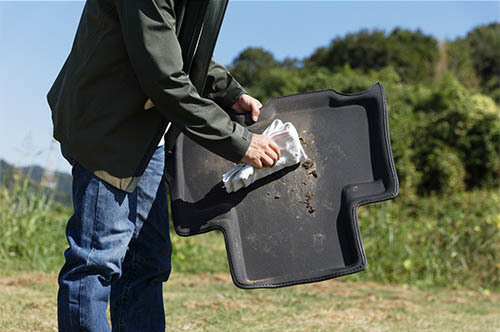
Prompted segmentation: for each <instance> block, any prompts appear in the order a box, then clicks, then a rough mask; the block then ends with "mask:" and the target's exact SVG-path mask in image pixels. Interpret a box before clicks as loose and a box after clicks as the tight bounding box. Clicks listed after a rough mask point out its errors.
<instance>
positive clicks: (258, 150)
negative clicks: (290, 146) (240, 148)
mask: <svg viewBox="0 0 500 332" xmlns="http://www.w3.org/2000/svg"><path fill="white" fill-rule="evenodd" d="M279 159H280V149H279V148H278V146H277V145H276V143H274V142H273V140H272V139H270V138H269V137H267V136H265V135H259V134H253V136H252V141H251V142H250V146H249V147H248V149H247V152H246V153H245V155H244V156H243V158H242V159H241V162H244V163H245V164H249V165H251V166H253V167H255V168H262V167H273V166H274V164H276V162H277V161H278V160H279Z"/></svg>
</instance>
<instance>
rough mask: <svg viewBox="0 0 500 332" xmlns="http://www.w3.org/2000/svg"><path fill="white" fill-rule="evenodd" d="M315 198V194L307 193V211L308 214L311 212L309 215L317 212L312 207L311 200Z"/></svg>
mask: <svg viewBox="0 0 500 332" xmlns="http://www.w3.org/2000/svg"><path fill="white" fill-rule="evenodd" d="M313 196H314V194H313V193H312V192H310V191H308V192H306V194H305V199H306V209H307V212H309V213H314V211H316V208H314V207H313V206H312V205H311V200H312V198H313Z"/></svg>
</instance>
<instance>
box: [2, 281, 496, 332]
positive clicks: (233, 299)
mask: <svg viewBox="0 0 500 332" xmlns="http://www.w3.org/2000/svg"><path fill="white" fill-rule="evenodd" d="M56 292H57V283H56V275H55V274H46V273H38V272H32V273H7V274H4V275H3V276H0V303H1V304H0V331H2V332H18V331H19V332H20V331H22V332H30V331H37V332H45V331H57V329H56ZM164 297H165V300H166V306H167V330H168V331H280V332H281V331H341V332H343V331H349V332H354V331H356V332H358V331H370V332H372V331H373V332H375V331H398V332H399V331H419V332H420V331H453V332H458V331H481V332H489V331H491V332H500V294H499V293H492V294H489V295H485V294H480V293H478V292H475V291H469V290H448V289H432V290H420V289H417V288H412V287H409V288H408V287H403V286H399V285H382V284H377V283H366V282H353V281H345V280H342V279H336V280H328V281H323V282H319V283H314V284H308V285H301V286H293V287H287V288H281V289H270V290H269V289H265V290H250V291H249V290H241V289H238V288H236V287H235V286H234V285H233V283H232V281H231V279H230V276H229V275H228V274H227V273H215V274H187V273H175V272H174V273H173V274H172V276H171V279H170V280H169V282H168V283H166V284H165V291H164Z"/></svg>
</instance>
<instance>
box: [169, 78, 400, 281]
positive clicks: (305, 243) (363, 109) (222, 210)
mask: <svg viewBox="0 0 500 332" xmlns="http://www.w3.org/2000/svg"><path fill="white" fill-rule="evenodd" d="M276 118H278V119H281V120H282V121H283V122H291V123H293V125H294V126H295V127H296V129H297V132H298V133H299V136H300V141H301V143H302V145H303V147H304V150H305V152H306V154H307V155H308V157H309V159H308V160H306V161H305V162H303V163H302V164H300V165H295V166H291V167H288V168H285V169H283V170H281V171H278V172H276V173H273V174H271V175H269V176H267V177H265V178H263V179H260V180H258V181H256V182H254V183H253V184H251V185H250V186H248V187H247V188H243V189H240V190H239V191H237V192H234V193H227V192H226V190H225V188H224V187H223V184H222V175H223V174H224V173H225V172H227V171H228V170H230V169H232V168H233V167H234V164H233V163H231V162H230V161H227V160H225V159H223V158H221V157H219V156H217V155H215V154H213V153H211V152H209V151H208V150H206V149H204V148H203V147H201V146H199V145H198V144H196V143H194V142H193V141H192V140H190V139H189V138H187V137H186V136H184V135H181V136H180V137H179V139H178V141H177V145H176V149H175V152H174V153H173V155H171V156H167V179H168V183H169V186H170V195H171V207H172V218H173V221H174V225H175V230H176V232H177V233H178V234H179V235H181V236H190V235H195V234H200V233H204V232H208V231H211V230H220V231H222V232H223V234H224V239H225V243H226V250H227V256H228V261H229V267H230V271H231V275H232V278H233V281H234V283H235V284H236V285H237V286H238V287H240V288H273V287H282V286H288V285H294V284H301V283H308V282H314V281H320V280H325V279H329V278H334V277H338V276H342V275H347V274H351V273H355V272H358V271H361V270H363V269H364V268H365V267H366V256H365V252H364V249H363V245H362V242H361V235H360V231H359V226H358V220H357V210H358V207H359V206H360V205H364V204H368V203H373V202H378V201H383V200H387V199H391V198H394V197H395V196H396V195H397V193H398V179H397V175H396V170H395V167H394V161H393V157H392V151H391V144H390V136H389V129H388V121H387V103H386V97H385V92H384V89H383V86H382V85H381V84H380V83H376V84H374V85H373V86H372V87H371V88H370V89H368V90H366V91H363V92H358V93H352V94H344V93H340V92H337V91H334V90H324V91H315V92H309V93H300V94H295V95H290V96H285V97H279V98H273V99H270V100H268V101H267V102H266V103H265V105H264V106H263V108H262V111H261V116H260V120H259V122H257V123H255V124H253V125H251V126H249V128H250V129H251V130H252V131H253V132H256V133H261V132H262V131H263V130H264V129H265V128H266V127H267V126H268V125H269V124H270V123H271V122H272V121H273V120H274V119H276Z"/></svg>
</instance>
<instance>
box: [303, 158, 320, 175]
mask: <svg viewBox="0 0 500 332" xmlns="http://www.w3.org/2000/svg"><path fill="white" fill-rule="evenodd" d="M302 167H303V168H304V169H305V170H306V173H307V175H312V176H314V177H315V178H317V177H318V171H317V170H316V166H315V165H314V161H313V160H312V159H311V158H307V159H306V160H304V162H303V163H302Z"/></svg>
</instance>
